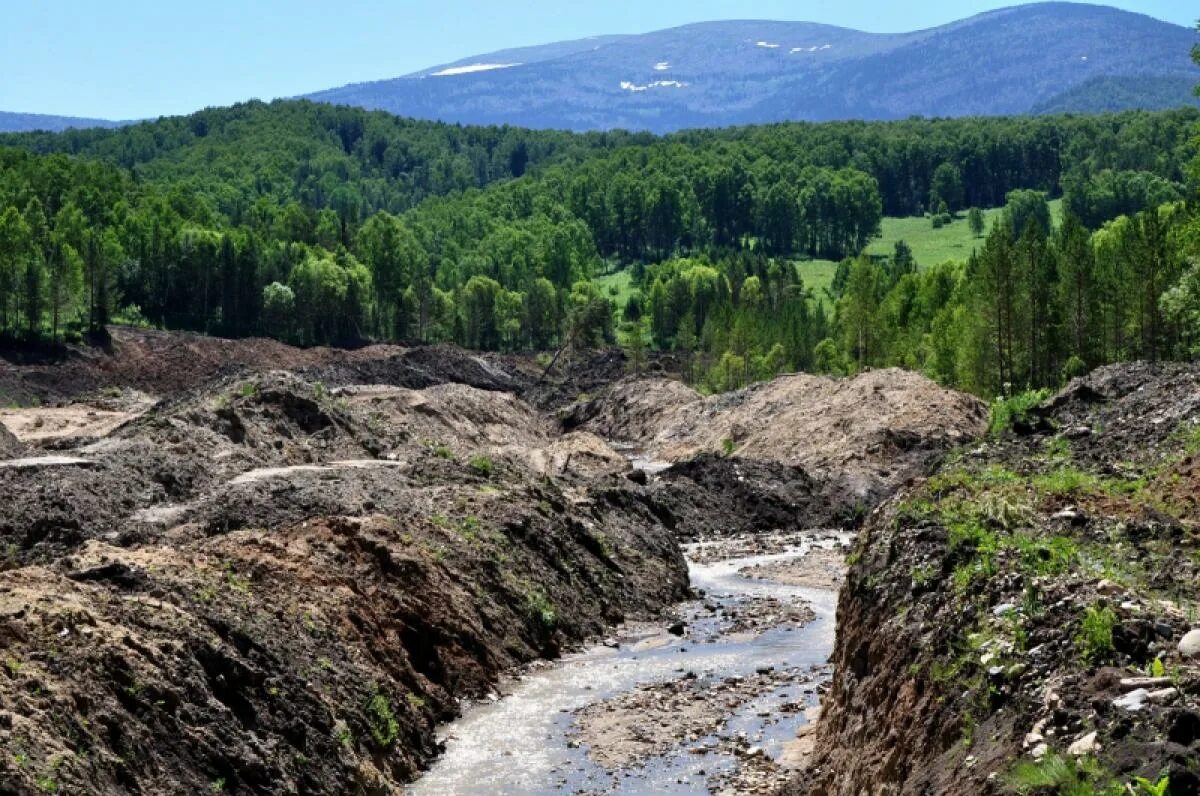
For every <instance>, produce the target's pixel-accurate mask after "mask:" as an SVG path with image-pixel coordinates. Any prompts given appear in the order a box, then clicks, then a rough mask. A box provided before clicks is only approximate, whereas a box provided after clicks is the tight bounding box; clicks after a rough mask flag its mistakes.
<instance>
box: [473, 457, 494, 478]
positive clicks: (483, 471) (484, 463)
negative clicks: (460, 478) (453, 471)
mask: <svg viewBox="0 0 1200 796" xmlns="http://www.w3.org/2000/svg"><path fill="white" fill-rule="evenodd" d="M468 466H469V467H470V468H471V472H473V473H475V475H478V476H480V477H481V478H491V477H492V467H493V465H492V460H491V458H490V457H488V456H482V455H480V456H475V457H472V459H471V461H470V464H469V465H468Z"/></svg>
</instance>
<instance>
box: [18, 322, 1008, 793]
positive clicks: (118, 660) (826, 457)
mask: <svg viewBox="0 0 1200 796" xmlns="http://www.w3.org/2000/svg"><path fill="white" fill-rule="evenodd" d="M668 366H669V362H667V363H666V364H664V363H662V362H660V363H658V367H660V368H665V367H668ZM623 369H624V368H623V365H621V364H620V363H619V358H618V359H616V360H614V355H612V354H609V353H597V354H592V355H587V356H583V357H579V358H577V359H576V361H575V362H574V363H573V364H572V369H570V370H567V371H566V372H562V371H560V372H557V373H554V374H551V375H547V374H545V373H543V369H542V368H541V367H539V366H537V365H535V364H533V363H531V362H528V361H523V360H519V359H508V360H504V359H500V358H495V357H486V356H480V355H476V354H472V353H469V352H464V351H460V350H458V349H454V348H448V347H436V348H413V349H400V348H395V347H385V346H376V347H370V348H366V349H362V350H359V351H352V352H345V351H336V350H330V349H313V350H298V349H292V348H288V347H286V346H281V345H279V344H278V343H274V342H270V341H253V340H252V341H220V340H213V339H209V338H203V337H196V336H191V335H175V334H168V333H162V332H144V331H135V330H114V332H113V335H112V343H111V346H110V348H109V349H108V350H105V351H98V350H91V349H84V348H80V349H72V350H69V351H68V352H67V353H66V354H65V355H60V356H59V358H57V359H55V360H53V361H48V360H46V359H44V358H41V359H39V358H36V357H25V358H21V357H17V356H15V355H8V356H7V358H6V359H5V360H3V364H2V365H0V393H3V395H4V396H5V401H4V403H6V404H16V405H18V407H24V408H13V409H9V410H6V411H5V412H4V413H3V415H0V495H2V496H3V500H0V649H2V652H0V655H2V657H3V661H2V662H3V664H4V666H3V667H2V668H0V794H8V793H13V794H26V793H38V792H61V793H114V794H116V793H144V794H160V793H161V794H168V793H171V794H174V793H203V792H219V791H227V792H244V793H263V794H275V793H356V792H357V793H395V792H398V790H399V789H400V787H401V786H402V784H403V783H405V782H407V781H410V780H412V779H413V778H415V777H416V776H417V775H418V774H419V773H420V772H421V771H422V770H423V769H424V768H425V767H427V766H428V765H429V763H430V762H431V761H432V760H433V759H435V757H436V756H437V755H438V754H439V752H440V750H441V746H440V743H439V741H438V740H437V738H438V736H437V728H438V727H439V726H442V725H444V724H445V723H446V722H448V721H450V720H452V719H453V718H454V717H455V716H456V715H458V713H459V710H460V707H461V705H462V704H463V702H464V700H470V699H474V698H481V697H485V696H486V695H488V694H489V693H491V692H492V691H493V689H494V688H495V687H496V684H497V682H498V681H499V678H501V676H502V675H503V674H504V673H505V672H508V671H511V670H513V669H514V667H517V666H518V665H520V664H524V663H528V662H530V661H534V660H537V659H542V658H553V657H556V656H558V655H559V654H560V653H562V652H563V651H566V650H568V649H572V648H574V647H577V646H578V645H580V644H582V643H583V642H585V641H587V640H589V639H595V638H597V637H600V636H602V635H603V634H605V633H606V632H608V630H609V629H610V628H611V627H612V626H614V625H616V624H618V623H620V622H623V621H626V620H633V619H656V618H657V619H659V621H663V620H662V617H664V616H666V615H667V614H666V612H668V611H669V609H670V608H671V607H672V606H673V605H675V604H677V603H679V602H680V601H681V600H683V599H685V598H688V597H689V596H692V595H691V592H690V590H689V585H688V572H687V565H686V563H685V561H684V558H683V555H682V553H681V548H680V543H681V542H683V541H690V540H695V539H699V540H701V541H703V540H705V539H712V538H715V537H728V536H731V535H735V534H749V535H750V536H749V538H751V539H753V538H754V535H755V534H759V533H762V532H765V531H781V530H782V531H789V530H790V531H800V530H803V529H812V528H827V527H841V526H847V525H852V524H854V523H855V522H857V521H858V520H859V519H860V518H861V516H862V515H863V514H864V513H865V512H867V511H868V510H870V509H871V508H872V507H873V506H874V505H875V503H876V502H877V501H878V500H880V499H882V498H883V497H885V496H886V495H887V494H888V493H889V492H890V491H891V490H893V489H895V488H896V487H898V486H899V485H900V484H902V483H903V482H904V481H906V480H908V479H911V478H913V477H916V476H919V475H921V474H923V473H924V472H926V471H927V470H928V469H929V468H931V467H933V466H934V465H935V464H936V463H937V461H938V460H939V458H940V457H941V456H943V455H944V454H945V453H946V452H947V451H948V450H949V449H950V448H951V447H952V446H954V445H956V444H959V443H960V442H962V441H964V440H966V439H970V438H973V437H975V436H977V435H978V434H980V433H981V432H982V429H983V425H984V422H985V411H984V408H983V406H982V404H980V403H979V402H978V401H975V400H973V399H969V398H967V397H965V396H961V395H958V394H954V393H949V392H946V391H943V390H940V389H938V388H936V387H935V386H934V385H932V384H931V383H930V382H928V381H925V380H924V379H920V378H919V377H914V376H911V375H910V374H905V373H901V372H899V371H885V372H879V373H872V374H865V375H863V376H861V377H859V378H857V379H853V380H845V381H832V380H827V379H814V378H810V377H784V378H781V379H778V380H776V381H775V382H773V383H770V384H768V385H763V386H760V387H757V388H752V389H749V390H745V391H742V392H740V393H734V394H731V395H727V396H720V397H717V398H708V399H705V398H701V397H700V396H698V395H697V394H696V393H694V392H693V391H691V390H690V389H688V388H686V387H683V386H682V385H679V384H677V383H674V382H670V381H666V380H663V379H661V378H653V379H643V380H633V379H630V380H625V379H622V378H621V373H622V372H623ZM613 379H616V382H615V383H612V381H613ZM581 388H582V389H581ZM581 392H586V393H587V395H585V396H583V397H582V398H580V393H581ZM827 405H829V406H832V407H834V409H832V410H831V409H828V408H827ZM831 411H837V412H843V411H844V412H847V413H850V414H848V415H847V418H845V419H842V418H840V417H838V416H835V415H833V414H830V412H831ZM817 418H821V419H819V420H818V419H817ZM806 435H807V436H808V437H809V438H810V439H808V441H806V440H805V436H806ZM726 439H731V440H733V444H734V449H733V451H732V455H730V452H729V450H728V446H727V445H726V444H725V443H724V441H725V440H726ZM839 440H840V442H839ZM610 441H612V442H613V444H610ZM839 445H840V446H841V449H842V450H841V452H840V453H839V452H838V447H839ZM631 458H632V459H634V460H638V461H642V462H646V463H649V464H650V465H652V466H642V467H637V468H635V467H633V466H631ZM668 465H670V466H668ZM660 471H661V472H660ZM653 473H657V474H653ZM739 538H740V537H739ZM739 544H741V543H740V542H739ZM751 544H752V543H751ZM814 562H815V563H814V564H813V565H812V566H813V569H812V571H811V572H808V573H794V577H797V578H801V579H810V580H806V582H809V583H812V584H819V585H818V587H822V588H823V587H827V586H830V585H832V584H834V583H835V582H836V579H837V572H838V569H837V567H838V566H839V565H840V562H838V561H836V560H832V559H822V560H819V561H818V560H816V559H814ZM761 574H763V575H764V576H765V575H767V574H770V573H769V572H764V573H761ZM760 609H761V610H759V612H758V613H759V614H761V615H762V616H776V615H777V616H780V617H783V619H782V620H780V621H786V622H795V623H799V624H802V623H804V622H806V621H808V619H810V618H811V612H809V611H808V609H807V608H804V607H803V606H800V607H795V606H793V607H787V606H776V605H773V604H764V605H763V606H760ZM757 615H758V614H755V613H753V612H752V613H751V614H749V615H747V616H743V617H740V620H739V621H742V622H743V623H744V624H745V627H744V629H743V630H744V632H746V633H749V634H751V635H752V634H753V633H756V632H759V631H761V630H762V629H764V628H765V627H766V625H760V624H759V619H757V618H755V617H756V616H757ZM666 621H670V619H667V620H666ZM773 621H774V620H773ZM716 703H719V700H714V705H713V706H712V707H711V708H710V712H711V710H719V709H720V708H719V704H716ZM620 731H621V728H620V727H617V728H616V729H615V730H613V732H618V734H619V732H620ZM768 762H769V761H760V763H761V764H762V765H766V763H768ZM773 776H774V775H773Z"/></svg>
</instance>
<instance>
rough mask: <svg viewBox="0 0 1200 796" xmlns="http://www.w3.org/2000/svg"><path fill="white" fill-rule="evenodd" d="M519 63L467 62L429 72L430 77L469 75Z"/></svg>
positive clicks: (505, 67)
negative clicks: (464, 64)
mask: <svg viewBox="0 0 1200 796" xmlns="http://www.w3.org/2000/svg"><path fill="white" fill-rule="evenodd" d="M514 66H520V64H467V65H466V66H451V67H448V68H446V69H443V70H441V71H440V72H434V73H432V74H430V75H429V76H430V77H452V76H454V75H469V74H472V73H474V72H490V71H492V70H493V69H509V68H511V67H514Z"/></svg>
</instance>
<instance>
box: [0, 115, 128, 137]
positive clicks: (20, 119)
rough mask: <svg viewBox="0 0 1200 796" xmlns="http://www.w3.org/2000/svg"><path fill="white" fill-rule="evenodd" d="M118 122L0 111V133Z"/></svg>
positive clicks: (115, 124) (81, 128) (61, 128)
mask: <svg viewBox="0 0 1200 796" xmlns="http://www.w3.org/2000/svg"><path fill="white" fill-rule="evenodd" d="M120 124H121V122H111V121H108V120H106V119H82V118H79V117H76V116H47V115H45V114H41V113H10V112H6V111H0V133H23V132H28V131H31V130H45V131H47V132H51V133H59V132H62V131H63V130H70V129H77V130H83V129H86V128H90V127H117V126H119V125H120Z"/></svg>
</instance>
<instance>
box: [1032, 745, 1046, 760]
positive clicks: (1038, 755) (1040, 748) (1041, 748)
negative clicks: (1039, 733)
mask: <svg viewBox="0 0 1200 796" xmlns="http://www.w3.org/2000/svg"><path fill="white" fill-rule="evenodd" d="M1049 751H1050V747H1049V746H1046V744H1044V743H1040V744H1038V745H1037V746H1035V747H1033V751H1032V752H1030V753H1029V754H1031V755H1033V759H1034V760H1041V759H1042V758H1043V757H1045V756H1046V753H1047V752H1049Z"/></svg>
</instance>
